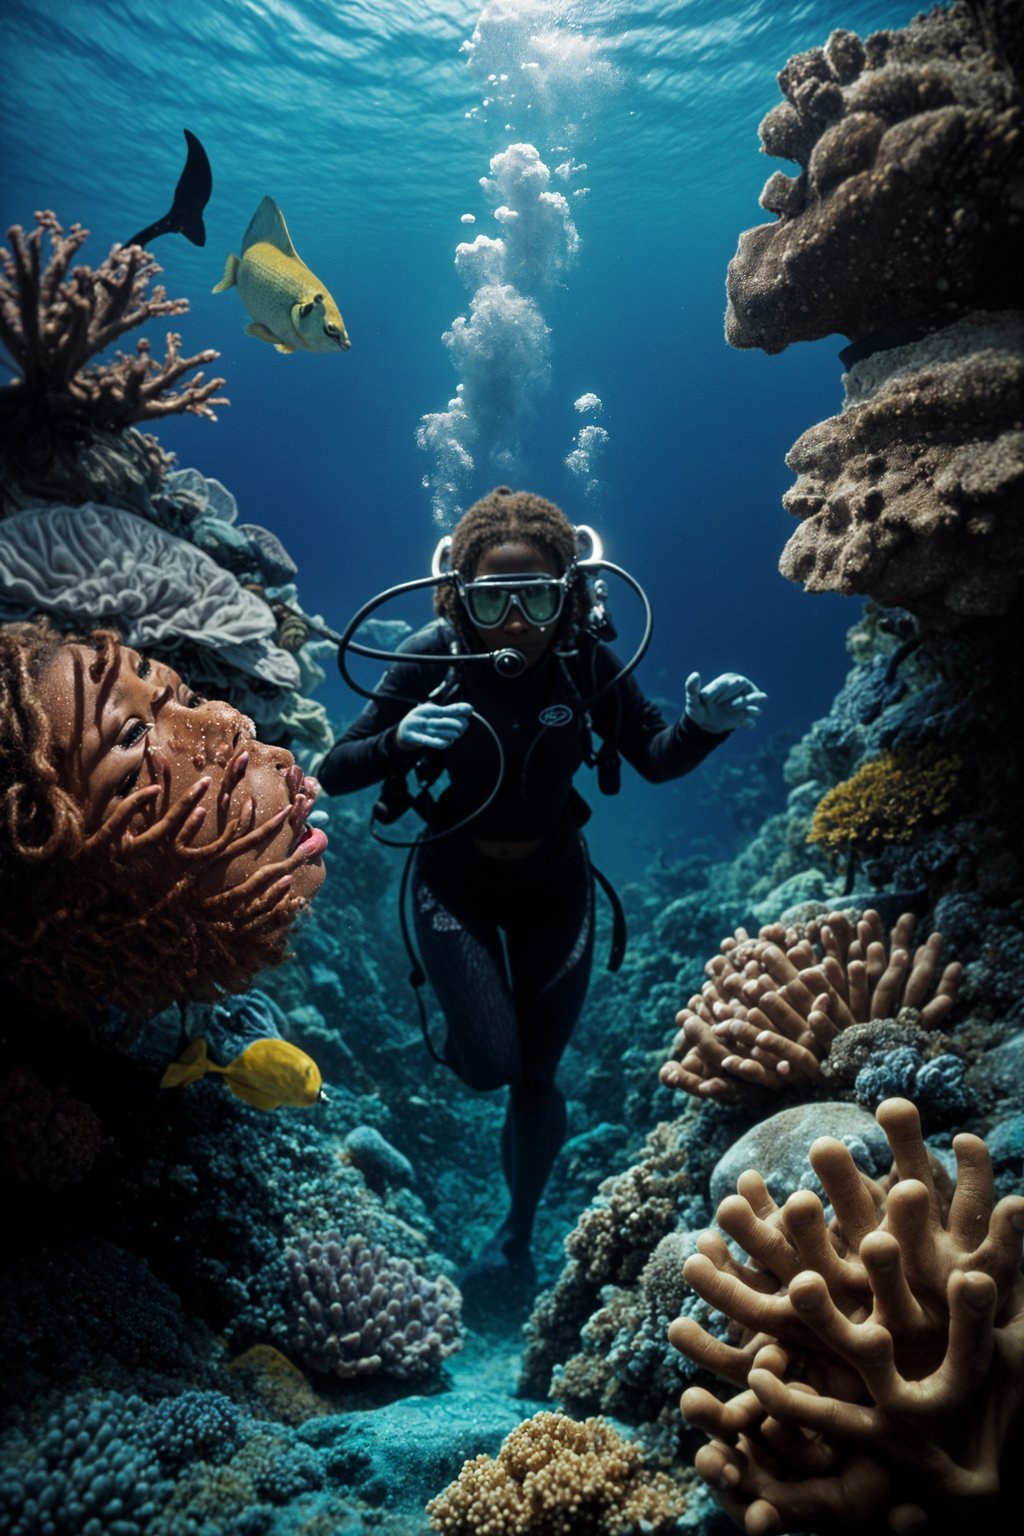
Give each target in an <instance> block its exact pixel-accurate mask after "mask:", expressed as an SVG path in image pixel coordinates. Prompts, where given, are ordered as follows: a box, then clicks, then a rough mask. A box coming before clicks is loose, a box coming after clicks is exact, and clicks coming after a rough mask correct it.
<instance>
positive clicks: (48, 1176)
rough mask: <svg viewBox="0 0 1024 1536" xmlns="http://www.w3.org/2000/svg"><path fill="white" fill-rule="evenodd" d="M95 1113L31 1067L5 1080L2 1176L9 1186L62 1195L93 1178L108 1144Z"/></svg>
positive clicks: (0, 1083) (0, 1096) (0, 1085)
mask: <svg viewBox="0 0 1024 1536" xmlns="http://www.w3.org/2000/svg"><path fill="white" fill-rule="evenodd" d="M102 1139H103V1137H102V1131H101V1128H100V1122H99V1118H98V1116H97V1115H96V1112H95V1110H94V1109H92V1107H91V1106H90V1105H88V1104H86V1103H85V1102H84V1101H83V1100H82V1099H76V1098H74V1097H73V1096H72V1095H71V1094H69V1093H68V1092H67V1091H66V1090H64V1089H57V1090H54V1091H51V1090H50V1089H49V1088H47V1087H46V1085H45V1084H44V1083H42V1082H40V1080H39V1079H38V1078H37V1077H36V1076H35V1075H34V1074H33V1073H32V1072H29V1071H28V1070H27V1068H25V1067H12V1068H11V1069H10V1071H9V1072H7V1074H6V1075H5V1076H4V1077H3V1078H2V1079H0V1170H2V1176H3V1178H4V1180H5V1181H6V1182H8V1183H10V1182H14V1183H17V1184H25V1185H29V1186H34V1187H35V1188H37V1189H39V1188H42V1189H49V1190H58V1189H65V1188H67V1187H68V1186H69V1185H72V1184H77V1183H79V1182H80V1181H81V1180H82V1179H84V1178H85V1176H86V1174H88V1173H90V1172H91V1170H92V1168H93V1165H94V1164H95V1162H96V1159H97V1157H98V1156H99V1154H100V1147H101V1144H102Z"/></svg>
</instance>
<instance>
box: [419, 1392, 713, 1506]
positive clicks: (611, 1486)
mask: <svg viewBox="0 0 1024 1536" xmlns="http://www.w3.org/2000/svg"><path fill="white" fill-rule="evenodd" d="M684 1505H685V1499H684V1495H683V1491H682V1489H681V1488H680V1487H679V1485H678V1484H677V1483H675V1482H673V1480H672V1479H671V1478H670V1477H668V1476H667V1475H666V1474H665V1473H664V1472H655V1473H652V1472H649V1471H648V1470H647V1468H646V1467H645V1465H644V1457H643V1452H642V1451H641V1450H640V1448H639V1446H637V1445H634V1444H632V1443H631V1442H630V1441H628V1440H625V1439H624V1438H623V1437H622V1436H621V1435H620V1434H618V1432H617V1431H616V1430H614V1429H612V1428H611V1426H610V1425H608V1424H606V1423H605V1421H604V1420H603V1419H601V1418H594V1419H585V1420H584V1421H583V1423H581V1424H579V1423H576V1422H575V1421H574V1420H573V1419H569V1418H566V1417H564V1416H563V1415H562V1414H558V1413H538V1414H536V1415H535V1416H534V1417H533V1418H532V1419H526V1420H525V1421H524V1422H523V1423H522V1424H520V1425H519V1427H518V1429H514V1430H513V1431H512V1433H511V1434H510V1435H508V1436H506V1438H505V1440H504V1441H503V1442H502V1446H501V1450H500V1451H499V1453H498V1455H497V1457H490V1456H476V1457H474V1458H473V1459H472V1460H471V1461H467V1462H466V1464H465V1466H464V1467H463V1469H462V1471H461V1472H460V1474H459V1476H458V1477H457V1478H456V1480H455V1482H454V1483H451V1484H450V1485H449V1487H448V1488H446V1489H445V1491H444V1492H443V1493H441V1494H439V1495H438V1496H437V1498H435V1499H431V1501H430V1503H429V1504H428V1505H427V1513H428V1515H429V1516H430V1523H431V1526H432V1527H433V1529H434V1530H435V1531H441V1532H443V1533H444V1536H625V1533H627V1532H631V1531H637V1530H642V1531H645V1532H648V1533H649V1536H668V1533H669V1532H670V1531H675V1530H676V1529H677V1524H676V1522H677V1520H678V1518H679V1516H680V1515H681V1514H682V1513H683V1509H684Z"/></svg>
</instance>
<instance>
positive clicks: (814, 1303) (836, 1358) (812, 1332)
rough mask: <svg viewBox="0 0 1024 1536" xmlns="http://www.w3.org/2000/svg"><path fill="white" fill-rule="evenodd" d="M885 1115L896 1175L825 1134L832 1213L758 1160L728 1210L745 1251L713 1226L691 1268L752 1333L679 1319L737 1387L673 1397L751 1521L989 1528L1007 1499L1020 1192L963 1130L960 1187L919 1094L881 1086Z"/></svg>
mask: <svg viewBox="0 0 1024 1536" xmlns="http://www.w3.org/2000/svg"><path fill="white" fill-rule="evenodd" d="M877 1117H878V1120H879V1123H880V1124H881V1126H882V1128H883V1130H884V1131H885V1133H886V1136H887V1137H888V1139H889V1143H890V1145H891V1147H892V1150H893V1154H894V1157H895V1170H894V1173H895V1180H896V1182H895V1183H893V1184H892V1185H891V1187H890V1188H889V1189H888V1191H886V1190H885V1189H883V1187H882V1186H880V1185H878V1184H874V1183H872V1182H871V1181H870V1180H868V1179H867V1178H865V1177H864V1176H863V1175H862V1174H861V1173H860V1172H859V1171H858V1169H857V1167H856V1165H855V1164H854V1163H853V1161H852V1159H851V1157H850V1154H849V1152H848V1151H847V1149H846V1148H845V1147H844V1146H843V1144H842V1143H841V1142H839V1141H837V1140H835V1139H834V1138H832V1137H827V1136H826V1137H821V1138H819V1140H818V1141H816V1142H815V1143H814V1145H813V1146H812V1148H811V1154H810V1156H811V1163H812V1166H813V1168H814V1170H815V1172H816V1173H817V1174H818V1177H819V1178H820V1179H821V1181H822V1184H823V1185H824V1188H825V1191H826V1193H827V1195H828V1198H829V1200H830V1202H831V1204H832V1207H833V1209H834V1211H835V1221H834V1223H833V1225H832V1226H831V1228H827V1227H826V1225H825V1217H824V1211H823V1208H822V1205H821V1202H820V1201H819V1200H818V1198H817V1196H816V1195H814V1194H812V1193H811V1191H810V1190H800V1191H797V1192H796V1193H794V1194H792V1195H790V1197H789V1199H788V1200H787V1201H786V1203H785V1205H784V1206H783V1207H782V1209H781V1210H780V1209H779V1208H778V1207H777V1206H776V1205H775V1203H774V1201H773V1200H772V1199H771V1196H770V1195H769V1194H768V1191H767V1189H766V1187H765V1185H764V1182H763V1180H762V1179H761V1177H760V1175H758V1174H757V1173H755V1172H754V1171H749V1172H747V1173H745V1174H744V1175H743V1176H742V1177H741V1179H740V1181H739V1186H738V1193H737V1194H736V1195H733V1196H730V1197H729V1198H728V1199H727V1200H724V1201H723V1202H722V1204H721V1205H720V1206H719V1209H718V1221H719V1225H720V1226H721V1227H722V1228H723V1230H724V1231H725V1232H726V1233H727V1234H728V1235H729V1236H730V1237H731V1238H732V1239H733V1240H734V1241H735V1242H736V1243H738V1244H739V1245H740V1247H741V1248H742V1249H743V1250H744V1251H745V1252H746V1253H747V1254H748V1255H749V1256H750V1260H751V1262H750V1264H746V1265H741V1264H738V1263H737V1262H736V1261H735V1259H734V1258H733V1256H732V1254H731V1253H730V1251H729V1249H728V1247H727V1246H726V1244H725V1242H724V1241H723V1240H722V1238H721V1237H719V1236H717V1235H716V1234H714V1233H707V1234H705V1235H704V1236H702V1237H701V1238H700V1239H699V1241H698V1247H699V1249H700V1252H699V1254H697V1255H695V1256H694V1257H693V1258H691V1259H688V1260H687V1262H686V1265H685V1266H684V1271H683V1273H684V1276H685V1278H686V1280H687V1282H688V1283H689V1284H690V1285H692V1286H693V1288H694V1290H695V1291H696V1292H697V1293H698V1294H699V1295H700V1296H701V1297H703V1298H704V1300H705V1301H707V1302H708V1303H709V1304H710V1305H711V1306H713V1307H716V1308H718V1309H720V1310H721V1311H722V1312H724V1313H725V1314H726V1316H727V1317H729V1318H731V1319H732V1320H733V1322H734V1324H735V1325H738V1327H739V1328H740V1329H742V1330H743V1333H742V1334H741V1335H740V1337H739V1338H738V1341H737V1343H736V1344H726V1343H723V1342H722V1341H721V1340H719V1339H716V1338H713V1337H712V1336H711V1335H710V1334H708V1333H706V1332H705V1331H704V1329H702V1328H701V1327H700V1326H699V1325H698V1324H697V1323H695V1322H694V1321H693V1320H691V1319H688V1318H680V1319H679V1320H678V1321H677V1322H675V1323H674V1324H673V1325H672V1328H671V1329H670V1332H669V1337H670V1339H671V1340H672V1342H673V1344H675V1346H676V1347H677V1348H678V1349H680V1350H681V1351H682V1352H683V1353H684V1354H686V1355H688V1356H689V1357H690V1358H691V1359H693V1360H695V1361H697V1363H698V1364H700V1365H702V1366H704V1367H705V1368H706V1369H708V1370H710V1371H713V1372H715V1373H716V1374H717V1375H719V1376H721V1377H722V1378H724V1379H725V1380H726V1381H728V1382H730V1383H731V1384H732V1385H733V1386H735V1387H737V1388H738V1389H739V1391H738V1393H737V1395H735V1396H733V1397H731V1398H729V1399H728V1400H726V1401H720V1400H719V1399H718V1398H717V1397H715V1396H714V1395H713V1394H712V1393H710V1392H706V1391H704V1390H703V1389H701V1388H692V1387H691V1388H690V1389H689V1390H688V1391H686V1392H685V1393H684V1394H683V1397H682V1403H681V1406H682V1411H683V1414H684V1417H686V1418H687V1419H688V1421H689V1422H690V1423H691V1424H692V1425H694V1426H695V1427H697V1428H699V1429H703V1430H705V1431H706V1432H707V1433H708V1434H710V1435H711V1436H712V1437H713V1438H712V1440H711V1442H710V1444H709V1445H707V1446H705V1447H704V1448H703V1449H702V1450H701V1451H700V1452H699V1453H698V1456H697V1463H696V1465H697V1471H698V1472H699V1473H700V1475H701V1476H702V1477H704V1478H705V1479H706V1480H707V1482H708V1483H709V1484H710V1486H711V1489H712V1491H713V1493H714V1495H715V1497H716V1499H718V1501H719V1502H720V1503H721V1504H722V1506H723V1507H724V1508H725V1509H726V1510H727V1511H728V1512H729V1513H730V1514H731V1515H732V1516H733V1518H734V1519H736V1520H737V1521H738V1522H739V1523H740V1524H741V1525H742V1526H743V1528H744V1529H745V1530H746V1531H747V1532H748V1533H750V1536H764V1533H767V1532H781V1531H787V1530H788V1531H792V1530H801V1531H802V1530H807V1529H813V1530H815V1531H823V1530H834V1529H842V1528H844V1527H847V1528H849V1527H853V1526H861V1527H863V1525H864V1524H865V1522H871V1524H870V1528H871V1529H872V1530H878V1531H884V1530H887V1529H888V1530H892V1531H897V1532H902V1531H909V1530H911V1529H919V1528H921V1527H922V1526H923V1525H924V1524H925V1523H928V1522H930V1521H932V1520H934V1529H936V1530H938V1529H940V1528H946V1524H945V1523H946V1522H948V1521H949V1520H950V1519H953V1520H955V1521H956V1522H957V1523H958V1524H962V1522H963V1521H964V1520H965V1519H967V1518H970V1517H972V1516H973V1517H975V1518H979V1517H980V1519H981V1520H983V1521H985V1522H987V1523H985V1524H984V1525H983V1526H980V1527H979V1528H980V1529H984V1530H985V1531H986V1532H988V1531H995V1530H1002V1529H1003V1525H1002V1524H1001V1523H1000V1522H1001V1520H1002V1518H1003V1517H1004V1516H1005V1515H1006V1514H1007V1513H1008V1510H1009V1502H1008V1501H1007V1499H1006V1498H1005V1496H1004V1495H1003V1494H1002V1492H1001V1484H1002V1482H1003V1479H1004V1478H1006V1477H1007V1476H1010V1475H1012V1474H1013V1473H1014V1470H1015V1465H1016V1463H1015V1459H1014V1452H1015V1449H1016V1447H1017V1446H1019V1441H1020V1435H1021V1409H1022V1405H1024V1277H1022V1276H1021V1272H1020V1261H1021V1246H1022V1236H1021V1234H1022V1229H1024V1199H1022V1198H1021V1197H1019V1196H1009V1197H1007V1198H1006V1199H1005V1200H1002V1201H1000V1202H999V1204H998V1205H997V1206H995V1208H993V1203H992V1200H993V1176H992V1164H991V1161H990V1158H989V1155H988V1150H987V1148H986V1146H985V1143H984V1142H983V1141H982V1140H981V1139H980V1138H979V1137H977V1136H970V1135H960V1136H957V1137H956V1138H955V1140H954V1143H953V1146H954V1150H955V1152H956V1158H957V1172H958V1182H957V1185H956V1188H955V1190H954V1191H953V1192H952V1195H951V1197H950V1191H949V1190H948V1188H946V1187H944V1186H945V1185H946V1184H948V1180H945V1179H944V1177H943V1176H942V1175H939V1176H938V1177H937V1176H936V1172H935V1170H934V1169H933V1166H932V1164H931V1162H930V1159H929V1156H928V1152H927V1149H926V1147H925V1144H924V1141H923V1139H922V1136H921V1128H920V1120H919V1118H918V1114H917V1111H916V1109H915V1108H914V1106H913V1104H911V1103H910V1102H909V1101H908V1100H906V1099H889V1100H887V1101H886V1102H885V1103H884V1104H882V1105H880V1106H879V1109H878V1112H877ZM1011 1518H1012V1517H1011ZM929 1528H932V1527H931V1526H930V1525H929ZM1008 1528H1009V1527H1008Z"/></svg>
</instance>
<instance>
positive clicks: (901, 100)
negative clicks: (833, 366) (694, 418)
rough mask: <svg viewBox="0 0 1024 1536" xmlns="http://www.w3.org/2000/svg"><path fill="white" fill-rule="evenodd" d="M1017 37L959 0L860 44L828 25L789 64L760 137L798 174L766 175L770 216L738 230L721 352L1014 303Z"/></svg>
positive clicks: (1022, 139) (764, 200) (992, 2)
mask: <svg viewBox="0 0 1024 1536" xmlns="http://www.w3.org/2000/svg"><path fill="white" fill-rule="evenodd" d="M1015 10H1016V16H1014V11H1015ZM1019 34H1020V11H1019V7H1013V6H1009V5H1002V4H999V3H997V0H987V3H986V0H975V3H973V4H967V3H963V0H961V3H957V4H955V5H953V6H951V7H948V8H947V7H936V8H935V9H934V10H933V11H931V12H929V13H928V14H927V15H924V16H917V17H915V18H914V20H913V21H912V22H911V24H910V25H909V26H908V27H906V28H903V29H900V30H898V31H885V32H876V33H874V34H873V35H872V36H870V37H869V38H867V40H866V41H865V42H862V41H861V39H860V38H859V37H858V36H857V35H856V34H855V33H853V32H847V31H836V32H833V33H832V34H831V36H830V37H829V39H828V41H827V42H826V44H825V46H824V47H823V48H811V49H810V50H808V52H806V53H801V54H797V55H796V56H795V57H793V58H791V59H790V60H789V61H788V62H787V64H786V65H785V67H784V68H783V69H782V71H781V72H780V74H779V77H778V79H779V86H780V88H781V90H782V93H783V97H784V100H783V101H782V102H780V103H779V105H778V106H776V107H774V108H773V109H772V110H771V111H770V112H769V113H768V115H767V117H765V118H764V120H763V122H762V123H761V125H760V134H761V142H762V145H763V147H764V151H765V153H766V154H768V155H772V156H775V157H777V158H779V159H783V160H790V161H794V162H795V163H796V164H797V165H798V166H799V167H800V170H799V174H798V175H797V176H795V177H791V176H787V175H785V174H784V173H783V172H782V171H776V172H775V173H774V174H773V175H772V176H771V177H770V178H769V180H768V182H767V184H766V185H765V188H764V190H763V192H762V194H761V206H762V207H763V208H766V209H768V211H769V212H771V213H774V214H776V215H777V219H776V222H775V223H772V224H762V225H759V226H758V227H757V228H756V229H749V230H747V231H746V232H745V233H744V234H743V235H742V236H741V237H740V243H739V248H738V250H737V252H736V255H735V257H734V258H733V260H732V262H731V264H730V267H729V278H728V285H727V287H728V295H729V309H728V313H727V316H726V336H727V338H728V340H729V342H730V343H731V344H732V345H733V346H735V347H761V348H762V349H763V350H764V351H766V352H781V351H782V350H783V348H785V347H787V346H788V345H789V344H790V343H791V342H794V341H809V340H814V339H815V338H817V337H820V336H827V335H829V334H830V333H832V332H834V331H838V332H840V333H842V334H843V335H845V336H849V337H850V338H851V339H854V340H858V339H860V338H862V337H865V336H867V335H870V334H872V333H875V332H878V331H879V330H881V329H883V328H886V327H888V326H891V325H892V324H893V323H894V322H899V321H903V320H905V319H906V317H909V316H917V315H923V314H926V313H930V312H933V311H936V310H940V309H946V308H947V307H951V308H952V309H954V310H965V309H973V308H986V309H996V308H1009V307H1016V306H1017V305H1019V302H1020V301H1019V277H1018V275H1017V274H1019V272H1020V270H1021V267H1022V263H1024V207H1022V206H1021V201H1020V178H1021V176H1022V175H1024V136H1022V134H1021V97H1020V79H1019V75H1018V73H1017V71H1018V69H1019V62H1020V61H1019V57H1018V54H1019Z"/></svg>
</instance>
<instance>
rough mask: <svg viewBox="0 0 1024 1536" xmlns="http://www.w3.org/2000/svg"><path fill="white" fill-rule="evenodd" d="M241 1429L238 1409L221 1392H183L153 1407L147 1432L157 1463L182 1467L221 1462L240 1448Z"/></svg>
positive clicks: (242, 1420)
mask: <svg viewBox="0 0 1024 1536" xmlns="http://www.w3.org/2000/svg"><path fill="white" fill-rule="evenodd" d="M244 1426H245V1419H244V1417H243V1415H242V1413H241V1411H240V1409H239V1408H238V1407H237V1405H236V1404H235V1403H233V1402H232V1401H231V1399H230V1398H229V1397H225V1396H224V1394H223V1393H222V1392H183V1393H182V1394H181V1396H180V1397H165V1398H163V1399H161V1401H160V1402H159V1403H156V1404H155V1405H154V1406H153V1408H152V1409H151V1411H150V1421H149V1425H148V1429H149V1434H150V1437H151V1440H152V1444H153V1447H154V1449H155V1450H156V1452H157V1454H158V1456H159V1457H160V1460H161V1462H162V1463H163V1464H164V1465H165V1466H168V1467H182V1466H184V1465H185V1464H186V1463H187V1462H190V1461H196V1460H202V1461H225V1460H226V1459H227V1458H228V1457H229V1456H231V1455H232V1454H233V1453H234V1452H235V1451H236V1450H237V1449H238V1447H239V1446H240V1445H241V1443H242V1437H243V1433H244Z"/></svg>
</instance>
